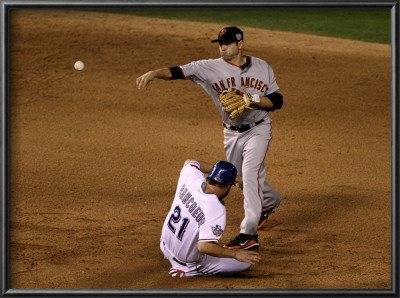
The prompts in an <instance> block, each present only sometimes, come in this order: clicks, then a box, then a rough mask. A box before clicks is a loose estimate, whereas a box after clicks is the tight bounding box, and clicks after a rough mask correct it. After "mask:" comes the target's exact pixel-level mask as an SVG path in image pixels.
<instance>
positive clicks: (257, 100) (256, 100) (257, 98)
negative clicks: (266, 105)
mask: <svg viewBox="0 0 400 298" xmlns="http://www.w3.org/2000/svg"><path fill="white" fill-rule="evenodd" d="M260 101H261V100H260V95H258V94H253V95H252V96H251V102H254V103H260Z"/></svg>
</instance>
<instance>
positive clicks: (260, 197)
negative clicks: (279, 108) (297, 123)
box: [257, 120, 272, 211]
mask: <svg viewBox="0 0 400 298" xmlns="http://www.w3.org/2000/svg"><path fill="white" fill-rule="evenodd" d="M270 127H271V128H270V132H271V138H270V139H269V141H268V145H267V150H266V151H265V154H264V158H263V160H262V162H261V163H260V166H259V167H258V173H257V184H258V198H259V199H260V204H261V211H262V201H263V197H262V195H261V187H260V170H261V166H262V164H263V162H264V161H265V157H266V156H267V153H268V150H269V146H270V144H271V141H272V120H271V122H270ZM265 167H267V166H265ZM265 173H267V169H265Z"/></svg>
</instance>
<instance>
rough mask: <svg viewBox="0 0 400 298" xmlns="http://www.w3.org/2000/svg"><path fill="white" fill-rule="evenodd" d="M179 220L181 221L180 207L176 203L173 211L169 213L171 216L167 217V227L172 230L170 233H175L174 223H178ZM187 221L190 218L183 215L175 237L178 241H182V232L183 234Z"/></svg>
mask: <svg viewBox="0 0 400 298" xmlns="http://www.w3.org/2000/svg"><path fill="white" fill-rule="evenodd" d="M180 221H181V207H179V205H177V206H176V207H175V209H174V213H172V214H171V217H170V218H169V221H168V228H169V229H170V230H171V231H172V233H174V234H175V232H176V229H175V226H174V225H178V224H179V222H180ZM189 222H190V220H189V218H187V217H184V218H183V219H182V224H181V225H180V228H179V231H178V234H177V235H176V237H177V238H178V239H179V240H180V241H182V237H183V234H185V231H186V227H187V226H188V224H189Z"/></svg>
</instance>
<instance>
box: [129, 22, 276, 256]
mask: <svg viewBox="0 0 400 298" xmlns="http://www.w3.org/2000/svg"><path fill="white" fill-rule="evenodd" d="M211 42H218V43H219V51H220V55H221V58H218V59H208V60H200V61H194V62H191V63H189V64H186V65H181V66H174V67H169V68H161V69H157V70H153V71H149V72H147V73H145V74H144V75H142V76H140V77H138V78H137V80H136V84H137V86H138V89H139V90H140V89H143V88H145V87H146V86H148V85H149V84H150V82H151V81H152V80H153V79H155V78H158V79H164V80H174V79H190V80H192V81H193V82H195V83H197V84H199V85H200V86H202V87H203V89H204V90H205V91H206V92H207V93H208V94H209V95H210V96H211V97H212V98H213V100H214V103H215V105H216V106H217V108H218V110H219V112H220V114H221V117H222V120H223V126H224V147H225V152H226V156H227V160H228V161H229V162H231V163H233V164H234V165H235V167H236V168H237V170H238V174H239V176H241V177H242V178H243V194H244V213H245V216H244V219H243V220H242V223H241V225H240V233H239V235H238V236H237V237H236V238H235V239H233V240H232V241H231V242H229V243H228V244H226V245H225V247H227V248H231V249H249V248H252V247H255V246H258V245H259V243H258V233H257V232H258V230H259V229H261V228H262V227H263V225H264V224H265V222H266V220H267V218H268V215H269V214H270V213H272V212H273V210H274V208H276V207H277V206H278V205H279V204H280V202H281V199H282V198H281V196H280V195H279V194H278V193H277V192H276V191H275V190H274V189H273V188H272V187H271V186H270V185H269V184H268V183H267V181H266V167H265V157H266V155H267V152H268V149H269V147H270V144H271V140H272V121H271V119H270V117H269V112H271V111H273V110H276V109H280V108H281V107H282V104H283V96H282V94H281V91H280V88H279V86H278V84H277V82H276V79H275V75H274V72H273V70H272V68H271V66H270V65H269V64H268V63H267V62H266V61H264V60H261V59H259V58H256V57H252V56H246V55H244V54H243V50H244V41H243V32H242V30H240V29H239V28H237V27H226V28H223V29H222V30H221V31H220V32H219V34H218V39H215V40H213V41H211ZM228 88H236V89H242V90H243V91H245V92H247V93H249V94H250V95H251V107H252V109H246V110H245V112H244V113H243V114H242V115H241V116H240V117H238V118H236V119H233V120H232V119H230V118H229V115H228V113H226V112H225V111H224V109H223V108H222V107H221V105H220V103H219V100H218V97H219V94H220V93H221V92H222V91H223V90H224V89H228Z"/></svg>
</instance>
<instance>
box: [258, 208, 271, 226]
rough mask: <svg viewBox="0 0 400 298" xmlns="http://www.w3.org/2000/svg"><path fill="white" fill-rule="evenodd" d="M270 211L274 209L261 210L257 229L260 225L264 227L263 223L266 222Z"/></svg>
mask: <svg viewBox="0 0 400 298" xmlns="http://www.w3.org/2000/svg"><path fill="white" fill-rule="evenodd" d="M271 213H275V211H274V209H272V208H271V209H268V210H266V211H263V212H262V213H261V217H260V221H259V222H258V226H257V230H260V229H261V228H262V227H264V225H265V223H266V222H267V219H268V216H269V215H270V214H271Z"/></svg>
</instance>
